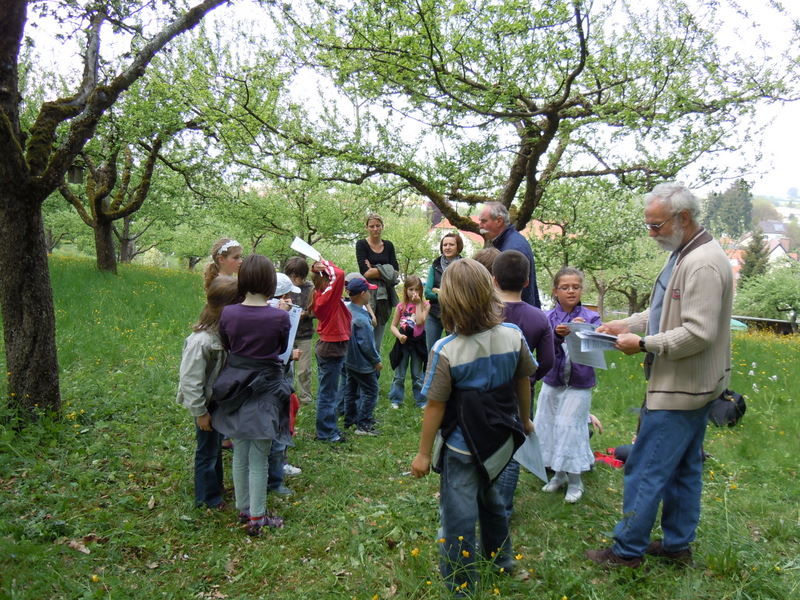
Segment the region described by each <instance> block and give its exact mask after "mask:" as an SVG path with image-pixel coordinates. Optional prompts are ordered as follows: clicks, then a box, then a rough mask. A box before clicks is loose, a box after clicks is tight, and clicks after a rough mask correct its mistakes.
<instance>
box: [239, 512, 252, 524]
mask: <svg viewBox="0 0 800 600" xmlns="http://www.w3.org/2000/svg"><path fill="white" fill-rule="evenodd" d="M249 522H250V513H249V512H240V513H239V523H241V524H242V525H244V524H245V523H249Z"/></svg>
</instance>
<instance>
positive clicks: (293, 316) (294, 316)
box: [278, 304, 303, 364]
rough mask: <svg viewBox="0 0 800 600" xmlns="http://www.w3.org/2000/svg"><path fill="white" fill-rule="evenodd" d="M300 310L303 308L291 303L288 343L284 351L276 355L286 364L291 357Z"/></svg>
mask: <svg viewBox="0 0 800 600" xmlns="http://www.w3.org/2000/svg"><path fill="white" fill-rule="evenodd" d="M302 312H303V309H302V308H301V307H299V306H297V305H295V304H292V307H291V308H290V309H289V323H290V325H291V328H290V329H289V345H288V347H287V349H286V352H284V353H283V354H281V355H280V356H279V357H278V359H279V360H281V361H283V364H288V362H289V359H290V358H291V357H292V349H293V347H294V338H295V336H296V335H297V326H298V325H299V324H300V313H302Z"/></svg>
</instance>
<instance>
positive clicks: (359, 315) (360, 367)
mask: <svg viewBox="0 0 800 600" xmlns="http://www.w3.org/2000/svg"><path fill="white" fill-rule="evenodd" d="M347 308H349V309H350V313H351V314H352V315H353V320H352V328H351V330H350V343H349V344H348V346H347V356H346V357H345V359H344V366H345V367H347V368H348V369H350V370H351V371H355V372H356V373H372V372H373V371H374V370H375V365H377V364H378V363H379V362H381V355H380V353H379V352H378V350H377V348H375V338H374V335H373V328H372V319H371V318H370V316H369V313H368V312H367V310H366V309H365V308H364V307H363V306H359V305H358V304H355V303H353V302H350V303H349V304H348V305H347Z"/></svg>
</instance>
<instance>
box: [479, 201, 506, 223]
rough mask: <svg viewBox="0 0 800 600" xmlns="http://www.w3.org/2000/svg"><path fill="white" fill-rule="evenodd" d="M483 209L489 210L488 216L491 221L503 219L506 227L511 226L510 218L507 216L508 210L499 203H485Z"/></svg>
mask: <svg viewBox="0 0 800 600" xmlns="http://www.w3.org/2000/svg"><path fill="white" fill-rule="evenodd" d="M484 208H488V209H489V216H490V217H491V218H492V219H503V222H504V223H505V224H506V225H510V224H511V217H510V216H509V214H508V209H507V208H506V207H505V206H503V205H502V204H501V203H500V202H487V203H486V204H484Z"/></svg>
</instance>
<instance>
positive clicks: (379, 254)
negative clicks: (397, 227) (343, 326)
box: [356, 213, 400, 352]
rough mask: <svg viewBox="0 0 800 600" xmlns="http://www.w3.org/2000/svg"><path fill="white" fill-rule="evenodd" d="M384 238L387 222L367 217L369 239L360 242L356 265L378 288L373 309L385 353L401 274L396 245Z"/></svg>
mask: <svg viewBox="0 0 800 600" xmlns="http://www.w3.org/2000/svg"><path fill="white" fill-rule="evenodd" d="M382 236H383V219H382V218H381V216H380V215H377V214H375V213H370V214H369V215H367V238H366V239H363V240H358V241H357V242H356V263H357V264H358V270H359V271H360V273H361V274H362V275H363V276H364V279H366V280H367V281H369V282H370V283H371V284H373V285H377V286H378V289H377V290H375V291H374V292H373V293H372V294H370V305H371V307H372V312H373V314H374V315H375V319H376V321H377V324H376V325H375V331H374V334H375V347H376V348H378V352H380V350H381V342H382V341H383V331H384V329H385V328H386V322H387V321H388V320H389V317H391V315H392V310H394V307H395V305H396V304H397V302H398V298H397V292H395V290H394V286H395V284H396V283H397V274H398V272H399V271H400V265H399V264H398V263H397V255H396V254H395V252H394V245H393V244H392V242H390V241H389V240H384V239H383V238H382Z"/></svg>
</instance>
